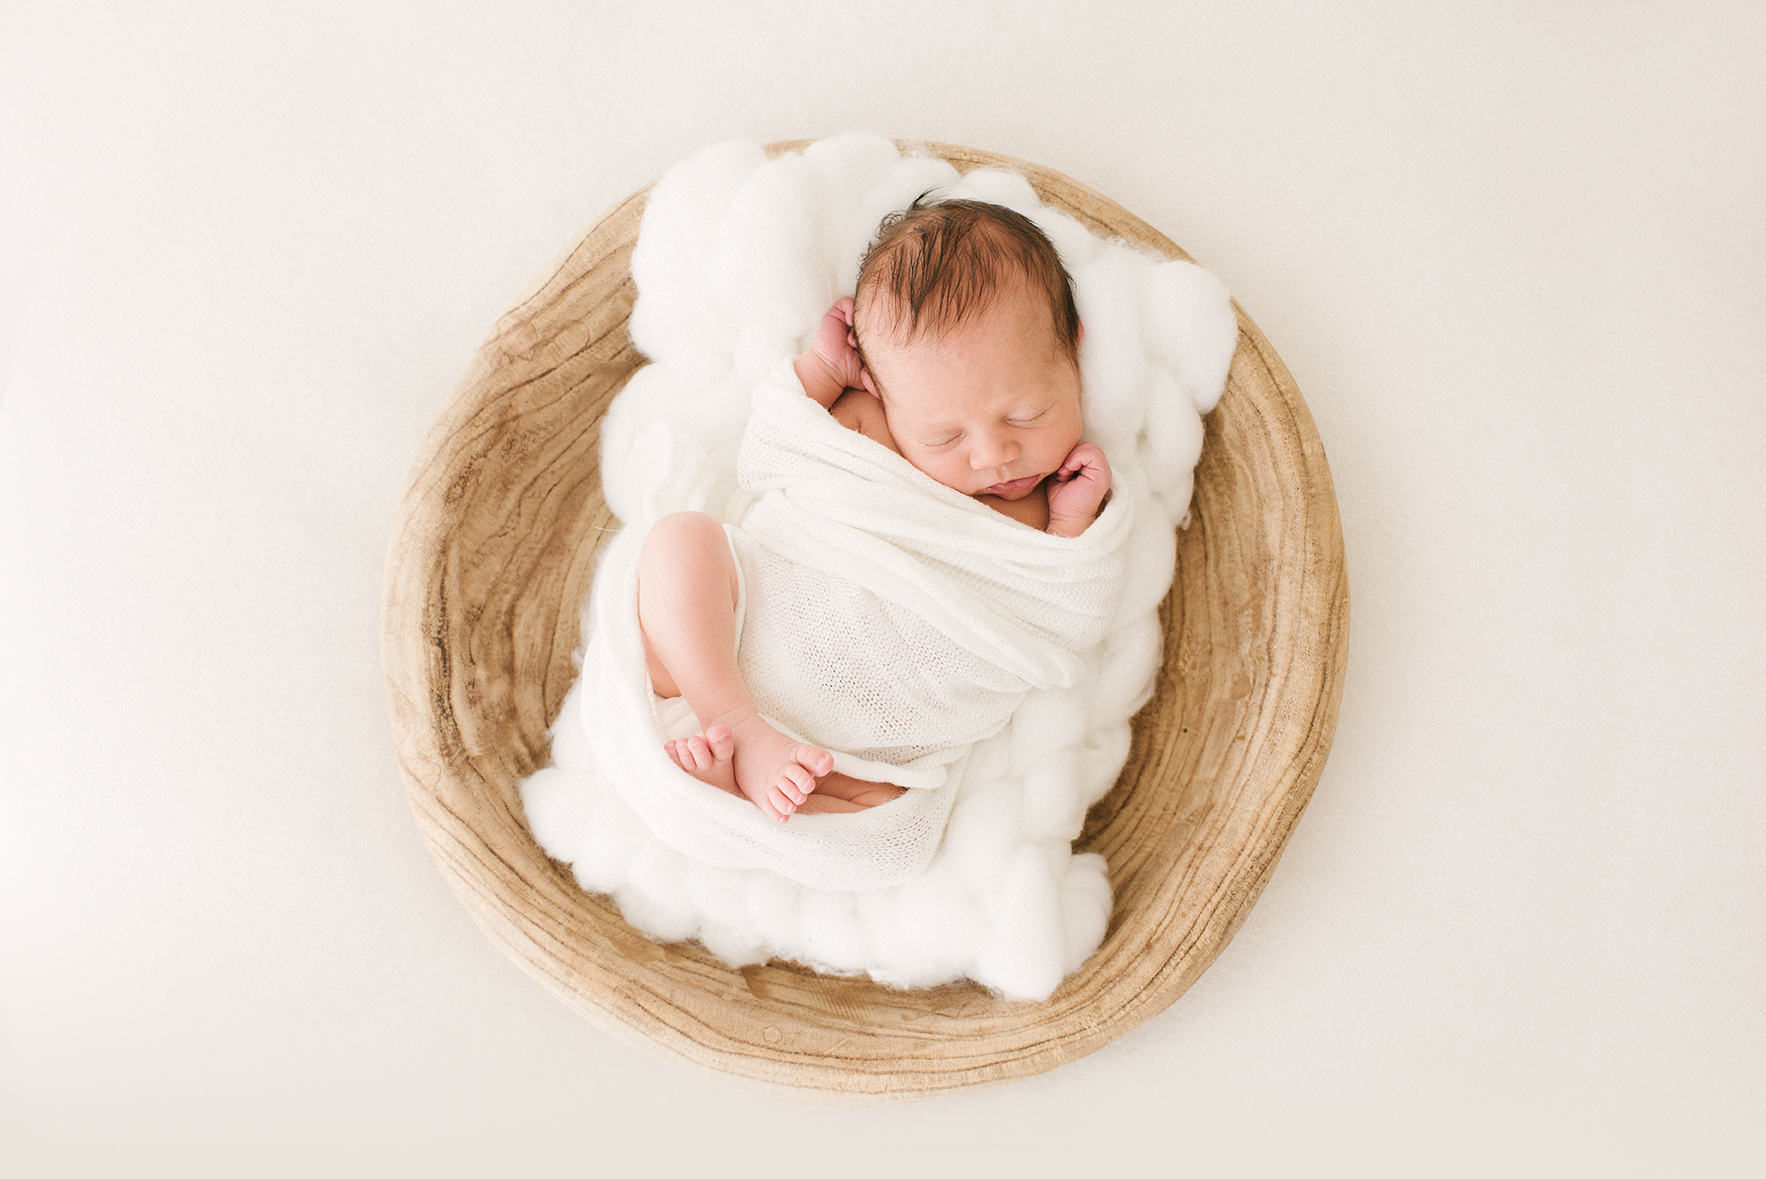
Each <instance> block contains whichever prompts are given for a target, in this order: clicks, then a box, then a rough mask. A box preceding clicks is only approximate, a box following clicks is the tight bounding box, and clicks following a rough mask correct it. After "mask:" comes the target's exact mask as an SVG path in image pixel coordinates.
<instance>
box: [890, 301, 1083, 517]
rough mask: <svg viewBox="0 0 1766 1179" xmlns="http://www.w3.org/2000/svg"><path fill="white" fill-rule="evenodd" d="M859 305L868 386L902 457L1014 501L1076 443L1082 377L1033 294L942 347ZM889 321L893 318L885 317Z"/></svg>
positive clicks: (946, 480) (958, 332) (941, 478)
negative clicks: (903, 338) (880, 322)
mask: <svg viewBox="0 0 1766 1179" xmlns="http://www.w3.org/2000/svg"><path fill="white" fill-rule="evenodd" d="M869 310H870V308H868V307H861V308H860V312H859V317H858V331H859V335H860V337H861V339H862V340H863V341H864V348H865V358H866V360H867V362H868V367H867V369H866V373H865V379H866V383H867V386H868V387H869V388H871V390H872V392H874V393H877V394H878V395H879V396H880V397H881V398H882V400H883V411H884V413H885V415H886V416H887V418H888V421H889V432H890V433H891V434H892V435H894V437H895V444H896V446H897V447H898V448H899V449H900V451H901V455H902V457H903V458H905V459H907V460H908V462H910V463H912V464H913V465H914V466H915V467H918V468H919V469H920V470H922V471H924V472H925V473H926V474H928V475H930V476H932V478H934V479H936V480H938V482H940V483H942V484H944V485H945V486H946V487H951V488H955V489H956V490H957V491H960V492H962V493H963V494H964V495H996V496H999V497H1000V498H1001V499H1007V500H1017V499H1023V498H1024V497H1025V496H1027V495H1029V494H1031V493H1032V492H1034V491H1035V490H1036V488H1037V485H1038V484H1040V483H1041V482H1042V481H1043V480H1044V479H1046V478H1048V476H1050V475H1052V474H1053V473H1054V472H1055V471H1056V470H1057V469H1059V467H1060V466H1061V464H1062V462H1064V461H1065V460H1066V458H1067V455H1068V453H1069V452H1071V451H1072V449H1073V448H1074V447H1075V446H1077V445H1078V444H1079V438H1080V433H1081V431H1082V429H1083V423H1082V422H1081V421H1080V414H1079V370H1078V368H1077V367H1076V366H1075V365H1074V364H1073V362H1072V361H1071V360H1069V359H1068V358H1067V355H1066V353H1065V352H1064V351H1063V350H1062V348H1061V345H1060V341H1059V340H1058V339H1057V338H1056V336H1055V331H1054V324H1053V322H1052V316H1050V314H1049V309H1048V304H1047V302H1046V301H1045V300H1044V299H1042V298H1041V297H1040V296H1039V295H1033V294H1032V293H1031V292H1030V291H1028V290H1027V289H1020V290H1019V291H1017V292H1015V293H1013V294H1011V295H1009V296H1002V297H1001V298H999V299H998V300H997V301H996V302H995V303H994V305H993V306H992V307H990V308H988V310H987V311H986V312H985V313H983V314H981V315H977V316H974V317H973V318H971V319H969V320H968V321H967V322H965V323H963V324H960V325H959V326H958V327H957V328H956V329H955V330H954V331H951V332H948V333H946V334H945V335H944V336H943V337H942V338H941V339H937V340H931V339H926V338H921V339H918V340H915V341H914V342H912V343H911V344H903V343H901V342H899V341H898V340H896V339H894V338H893V337H892V335H891V334H890V333H888V332H887V331H884V330H882V329H880V328H879V329H874V330H871V331H869V332H867V331H866V330H865V329H866V327H867V326H868V325H869V323H870V322H872V321H873V320H874V318H875V317H873V316H871V315H869V314H867V312H868V311H869ZM883 318H884V319H887V317H883Z"/></svg>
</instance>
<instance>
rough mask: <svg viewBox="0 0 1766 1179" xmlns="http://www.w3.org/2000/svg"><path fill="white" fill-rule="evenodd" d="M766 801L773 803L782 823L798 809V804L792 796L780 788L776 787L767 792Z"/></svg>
mask: <svg viewBox="0 0 1766 1179" xmlns="http://www.w3.org/2000/svg"><path fill="white" fill-rule="evenodd" d="M766 800H767V801H768V802H770V803H772V805H773V809H774V810H775V811H777V812H779V822H781V823H783V822H784V821H785V820H786V819H788V818H790V817H791V814H792V812H794V811H795V810H796V809H797V803H796V802H795V801H794V800H793V799H792V797H791V795H790V794H788V793H786V791H785V790H784V789H783V788H782V787H779V786H774V787H772V788H771V789H769V790H768V791H767V792H766Z"/></svg>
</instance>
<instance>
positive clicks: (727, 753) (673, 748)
mask: <svg viewBox="0 0 1766 1179" xmlns="http://www.w3.org/2000/svg"><path fill="white" fill-rule="evenodd" d="M662 748H663V751H664V752H666V753H667V754H668V756H669V760H670V761H672V762H674V763H675V764H676V765H677V766H680V767H681V769H683V770H685V771H686V772H687V773H689V774H692V775H693V776H694V777H695V778H698V779H699V780H700V781H701V782H704V783H706V784H707V785H710V786H716V787H717V788H718V789H719V790H722V791H725V792H726V793H729V794H734V795H736V796H738V797H740V796H741V794H742V792H741V791H740V790H738V789H737V788H736V763H735V761H734V760H733V758H734V756H735V753H736V739H735V738H734V737H733V736H731V734H730V730H729V729H728V728H726V727H724V726H723V725H713V726H711V728H709V729H707V730H705V732H703V733H700V734H698V735H696V736H692V737H683V738H681V739H680V740H678V741H664V742H663V743H662Z"/></svg>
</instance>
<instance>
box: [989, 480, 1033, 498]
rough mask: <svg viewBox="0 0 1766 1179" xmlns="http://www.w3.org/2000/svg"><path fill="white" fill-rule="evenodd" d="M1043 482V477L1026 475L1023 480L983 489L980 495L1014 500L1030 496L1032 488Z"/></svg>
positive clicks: (997, 484) (996, 484)
mask: <svg viewBox="0 0 1766 1179" xmlns="http://www.w3.org/2000/svg"><path fill="white" fill-rule="evenodd" d="M1041 482H1042V476H1041V475H1026V476H1024V478H1022V479H1011V480H1008V481H1007V482H1005V483H995V484H994V485H993V486H992V487H987V488H983V489H982V490H981V492H980V494H981V495H997V496H999V497H1000V498H1001V499H1012V498H1014V497H1016V496H1020V495H1025V494H1028V493H1029V492H1030V490H1031V489H1032V488H1034V487H1035V486H1036V485H1037V484H1038V483H1041Z"/></svg>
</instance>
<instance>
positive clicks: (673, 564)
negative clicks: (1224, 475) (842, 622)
mask: <svg viewBox="0 0 1766 1179" xmlns="http://www.w3.org/2000/svg"><path fill="white" fill-rule="evenodd" d="M1082 335H1083V329H1082V328H1081V326H1080V323H1079V317H1078V313H1077V311H1076V310H1075V307H1074V303H1073V296H1072V284H1071V280H1070V279H1069V277H1068V275H1067V273H1066V271H1065V269H1064V268H1063V267H1062V265H1061V261H1060V258H1059V256H1058V255H1057V254H1056V252H1055V249H1054V247H1053V245H1051V244H1050V242H1049V241H1048V239H1047V237H1046V236H1044V234H1043V233H1042V231H1041V230H1040V229H1038V228H1037V227H1036V226H1035V224H1034V223H1032V222H1031V221H1030V220H1029V219H1028V218H1026V217H1024V216H1023V215H1021V214H1019V213H1016V212H1014V211H1012V210H1010V209H1006V208H1003V207H1000V206H996V205H989V204H984V203H981V202H976V201H945V202H935V203H922V202H916V203H915V204H914V206H913V207H911V208H910V209H908V210H907V211H906V212H904V213H901V214H897V215H892V216H891V217H890V218H888V219H886V220H885V221H884V223H883V226H882V228H881V229H880V231H879V233H878V236H877V239H876V241H875V242H874V243H873V244H872V246H871V248H870V250H869V251H868V252H867V253H866V255H865V258H864V261H863V263H862V265H861V266H860V270H859V277H858V283H857V294H856V297H855V298H853V299H842V300H840V301H839V302H838V303H836V304H835V305H834V307H833V308H832V309H831V310H830V311H829V312H828V313H827V315H826V316H824V317H823V320H822V322H821V325H820V327H819V328H818V330H817V332H816V335H815V337H814V340H813V342H812V344H811V346H810V348H809V349H808V350H806V351H805V352H804V353H803V354H802V355H801V356H799V357H798V358H797V360H796V362H795V365H794V366H793V369H794V371H795V374H796V377H797V380H798V381H799V382H801V384H802V387H803V392H804V393H805V394H806V395H807V396H808V397H809V398H811V399H812V400H814V401H815V402H816V404H818V405H820V406H821V407H822V408H824V409H826V410H828V411H830V412H831V413H832V414H833V415H834V417H835V418H836V419H837V420H838V421H840V422H841V423H842V424H843V425H845V426H847V427H848V428H849V429H853V430H856V431H858V432H860V433H862V434H864V435H866V436H867V437H869V438H871V439H872V440H874V441H875V442H877V443H878V444H880V445H882V446H885V447H887V448H888V449H890V450H891V451H894V452H895V453H896V454H898V455H900V456H901V458H903V459H905V460H906V461H907V462H908V463H910V464H911V465H912V466H913V467H914V468H916V469H917V470H919V471H920V472H922V473H924V474H925V475H927V476H929V477H930V478H932V479H933V480H935V481H936V482H938V483H940V484H942V485H944V486H945V487H948V488H951V489H954V490H956V491H958V492H960V493H961V494H963V495H965V496H969V497H971V498H973V499H974V500H976V501H977V502H979V503H982V504H984V505H986V506H987V507H989V508H992V509H993V510H995V511H997V512H999V513H1001V514H1003V515H1005V516H1008V517H1010V518H1011V519H1013V520H1016V521H1018V522H1019V523H1021V524H1024V525H1027V526H1028V527H1030V528H1032V529H1035V530H1037V531H1041V532H1047V533H1049V534H1051V535H1054V536H1060V537H1077V536H1079V535H1081V534H1082V533H1084V532H1085V530H1086V529H1087V528H1088V527H1090V525H1091V524H1092V522H1093V521H1094V520H1095V519H1097V517H1098V514H1099V512H1100V510H1101V509H1102V507H1103V505H1104V502H1105V499H1106V496H1107V494H1108V492H1109V487H1110V468H1109V464H1108V463H1107V462H1106V461H1105V459H1104V455H1103V452H1102V451H1101V450H1100V449H1099V448H1098V447H1097V446H1096V445H1094V444H1093V443H1090V442H1085V441H1082V440H1081V438H1080V434H1081V431H1082V429H1083V423H1082V421H1081V416H1080V397H1079V389H1080V381H1079V366H1078V353H1079V343H1080V339H1081V337H1082ZM891 461H893V460H891ZM637 577H638V622H639V627H640V629H641V632H642V636H643V640H644V651H645V658H646V662H647V666H648V671H649V674H650V679H651V684H652V687H653V690H654V691H655V693H656V695H658V696H659V697H662V698H664V699H670V698H675V697H684V698H685V701H686V703H687V705H688V706H689V707H690V708H691V709H692V712H693V715H694V717H695V718H696V719H697V720H698V722H699V725H700V727H701V732H700V733H699V734H698V735H695V736H692V737H688V738H685V739H680V740H673V741H669V742H668V743H667V746H666V748H667V751H668V754H669V756H670V757H671V758H672V759H673V760H674V762H675V764H676V765H678V766H679V767H680V768H681V769H682V770H684V771H686V772H687V773H689V774H691V775H693V776H694V777H695V778H698V779H699V780H701V781H703V782H707V783H709V784H711V785H713V786H716V787H718V788H719V789H722V790H725V791H728V792H730V793H732V794H737V795H740V796H745V797H747V798H748V799H749V800H750V801H752V802H753V803H754V804H755V805H756V806H758V807H759V808H760V810H761V811H762V813H763V814H765V815H767V816H768V817H769V818H771V819H773V820H775V821H777V822H781V823H782V822H784V821H785V820H786V819H787V818H789V817H790V815H791V814H793V813H794V812H798V811H802V812H804V813H813V812H817V811H857V810H863V809H865V808H867V807H871V806H875V805H877V804H879V803H882V802H886V801H888V800H890V799H892V798H894V797H896V796H897V795H898V794H900V792H901V789H900V787H897V786H893V785H890V784H887V783H882V782H875V781H865V780H860V779H856V778H852V777H849V776H847V775H845V774H841V773H837V772H835V771H834V768H833V766H834V761H833V757H832V756H831V755H830V753H829V752H828V750H826V749H823V748H820V747H818V746H815V745H812V744H808V743H807V742H803V741H799V740H797V739H795V738H794V737H792V736H790V735H788V734H786V733H782V732H780V731H779V730H778V729H777V728H775V727H774V726H773V725H772V724H770V723H768V721H767V720H766V719H765V718H764V717H763V716H762V715H761V713H760V710H759V709H758V708H757V707H756V705H755V702H754V699H753V698H752V696H751V695H750V693H749V690H748V685H747V683H746V682H745V681H744V678H743V675H742V672H741V669H740V667H739V666H738V660H737V638H738V635H739V634H740V630H741V619H740V616H739V611H740V609H741V605H742V595H741V584H742V583H741V575H740V573H739V571H738V567H737V563H736V560H735V558H734V556H733V555H732V551H731V542H730V539H729V537H728V536H727V535H726V532H725V529H724V526H723V525H722V524H721V523H720V522H719V521H718V520H717V519H716V518H715V517H712V516H710V515H706V514H704V513H700V512H679V513H675V514H673V515H669V516H665V517H663V518H662V519H661V520H659V521H658V522H657V523H656V525H655V526H654V527H653V528H652V530H651V532H650V534H649V536H648V537H647V538H646V539H645V541H644V547H643V552H642V554H641V555H640V557H639V561H638V573H637Z"/></svg>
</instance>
